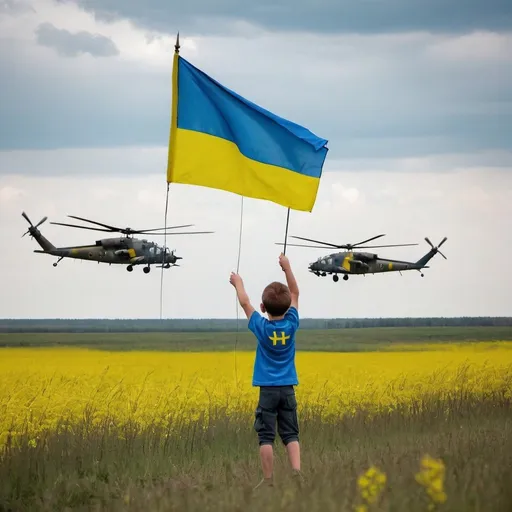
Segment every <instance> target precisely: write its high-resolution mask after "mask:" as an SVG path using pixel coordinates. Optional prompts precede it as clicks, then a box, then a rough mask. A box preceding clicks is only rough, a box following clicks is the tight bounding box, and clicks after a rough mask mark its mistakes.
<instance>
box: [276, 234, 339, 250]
mask: <svg viewBox="0 0 512 512" xmlns="http://www.w3.org/2000/svg"><path fill="white" fill-rule="evenodd" d="M290 238H297V239H298V240H305V241H306V242H314V243H315V244H324V245H327V246H329V247H334V248H335V249H340V248H341V247H343V246H341V245H334V244H330V243H328V242H322V241H321V240H313V239H311V238H303V237H301V236H291V237H290ZM286 245H289V244H286Z"/></svg>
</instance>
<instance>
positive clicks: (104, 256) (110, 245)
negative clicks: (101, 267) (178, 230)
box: [34, 238, 178, 265]
mask: <svg viewBox="0 0 512 512" xmlns="http://www.w3.org/2000/svg"><path fill="white" fill-rule="evenodd" d="M34 252H39V253H44V254H50V255H52V256H58V257H62V258H74V259H79V260H90V261H98V262H101V263H110V264H119V265H141V264H162V263H163V264H166V263H169V264H173V263H176V261H177V260H178V257H176V256H175V255H174V254H173V253H171V252H169V250H168V249H167V250H166V249H165V248H164V247H163V246H160V245H158V244H156V243H155V242H149V241H147V240H140V239H130V238H105V239H102V240H97V241H96V243H95V244H94V245H80V246H71V247H56V248H55V249H50V250H45V251H37V250H36V251H34Z"/></svg>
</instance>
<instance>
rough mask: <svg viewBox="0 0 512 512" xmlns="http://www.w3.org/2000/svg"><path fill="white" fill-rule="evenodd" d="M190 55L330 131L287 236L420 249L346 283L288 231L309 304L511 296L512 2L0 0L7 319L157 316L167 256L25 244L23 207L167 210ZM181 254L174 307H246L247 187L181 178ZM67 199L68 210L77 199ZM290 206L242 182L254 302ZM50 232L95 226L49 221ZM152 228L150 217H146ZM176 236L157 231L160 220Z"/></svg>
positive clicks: (419, 303) (235, 84)
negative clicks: (177, 109) (110, 255)
mask: <svg viewBox="0 0 512 512" xmlns="http://www.w3.org/2000/svg"><path fill="white" fill-rule="evenodd" d="M178 30H179V31H180V40H181V54H182V55H183V56H184V57H185V58H187V59H188V60H189V61H191V62H192V63H193V64H195V65H196V66H198V67H200V68H201V69H203V70H204V71H205V72H207V73H209V74H210V75H212V76H213V77H214V78H216V79H217V80H219V81H220V82H222V83H224V84H225V85H227V86H228V87H230V88H232V89H234V90H236V91H237V92H238V93H240V94H242V95H244V96H246V97H247V98H249V99H250V100H252V101H254V102H256V103H259V104H260V105H262V106H264V107H266V108H268V109H270V110H272V111H274V112H275V113H277V114H279V115H282V116H284V117H287V118H289V119H291V120H293V121H295V122H298V123H301V124H303V125H305V126H307V127H308V128H309V129H311V130H312V131H313V132H315V133H316V134H317V135H319V136H321V137H324V138H326V139H328V140H329V154H328V157H327V161H326V164H325V168H324V174H323V177H322V180H321V185H320V190H319V194H318V198H317V202H316V205H315V208H314V210H313V212H312V213H304V212H292V214H291V221H290V231H289V234H290V235H298V236H306V237H312V238H319V239H322V240H326V241H328V242H332V243H354V242H357V241H359V240H363V239H365V238H369V237H371V236H373V235H377V234H381V233H385V234H386V237H385V238H383V239H382V242H383V243H389V244H393V243H418V244H419V245H418V246H416V247H403V248H392V249H387V250H386V249H380V250H378V253H379V254H380V255H383V256H388V257H391V258H397V259H411V260H417V259H418V258H419V257H421V256H422V255H423V254H424V253H425V252H426V251H427V250H428V246H427V244H426V242H425V241H424V237H425V236H428V237H429V238H430V239H431V240H432V242H433V243H435V244H437V243H439V241H440V240H441V239H442V238H443V237H444V236H447V237H448V241H447V242H446V244H445V245H444V246H443V253H444V254H445V255H446V256H447V258H448V259H447V260H444V259H443V258H441V257H440V256H437V257H435V258H434V259H433V260H432V261H431V268H430V269H428V270H426V272H425V274H426V275H425V277H424V278H421V277H420V275H419V273H417V272H409V273H407V272H406V273H404V274H403V275H402V276H400V275H399V274H385V275H375V276H367V277H363V276H353V277H351V278H350V279H349V281H348V282H344V281H340V282H338V283H334V282H333V281H332V279H331V278H329V277H328V278H317V277H316V276H314V275H312V274H310V273H308V271H307V265H308V263H309V262H310V261H313V260H315V259H316V258H317V257H318V256H320V255H322V254H323V253H325V251H322V250H321V249H305V248H304V249H301V248H289V249H288V251H287V254H288V255H289V257H290V259H291V261H292V264H293V266H294V269H295V270H296V275H297V278H298V281H299V285H300V288H301V292H302V296H301V314H302V315H303V316H309V317H347V316H349V317H367V316H369V317H375V316H377V317H387V316H459V315H511V314H512V288H511V286H510V283H511V282H512V264H511V263H510V261H509V260H510V254H511V253H512V229H511V228H510V226H511V220H512V135H511V134H512V3H510V2H509V1H508V0H489V1H487V2H482V1H479V2H477V1H476V0H464V1H463V0H453V1H451V2H441V0H416V1H414V2H411V1H410V0H409V1H406V0H366V1H361V2H349V1H348V0H318V1H317V2H315V3H313V2H304V1H301V0H299V1H293V2H292V0H280V1H277V2H275V3H274V2H271V1H270V0H262V1H260V2H245V1H243V2H240V1H235V0H214V1H206V0H188V1H187V2H179V3H178V2H175V1H174V0H172V1H170V0H147V1H146V2H139V1H135V0H55V1H54V0H0V72H1V80H0V97H1V101H0V235H1V239H0V240H1V251H0V268H1V272H2V274H1V276H2V277H1V281H0V282H1V287H0V290H1V291H0V318H2V317H3V318H23V317H37V318H43V317H51V318H53V317H82V318H83V317H107V318H120V317H141V318H154V317H158V316H159V311H160V309H159V300H160V271H155V270H156V269H153V271H152V272H151V273H150V274H148V275H146V274H144V273H143V272H142V270H141V268H140V267H139V268H136V269H135V271H134V272H132V273H131V274H129V273H128V272H126V270H125V268H124V267H122V266H119V267H116V266H111V267H109V266H107V265H98V264H95V263H90V262H83V263H80V262H74V261H71V260H63V261H61V262H60V264H59V266H58V267H57V268H54V267H53V266H52V263H53V261H54V260H55V259H54V258H52V257H49V256H46V255H40V254H34V253H33V250H34V249H38V248H39V247H38V246H37V244H36V243H35V241H34V240H31V239H30V238H29V237H28V236H26V237H24V238H21V235H22V234H23V233H24V232H25V231H26V227H27V224H26V222H25V220H24V219H23V218H22V217H21V212H22V211H26V213H27V214H28V215H29V217H30V218H31V219H32V221H33V222H34V223H35V222H37V221H39V220H40V219H41V218H42V217H43V216H48V217H49V220H50V221H56V222H66V216H67V215H78V216H84V217H89V218H92V219H94V220H99V221H102V222H106V223H109V224H116V225H119V226H130V227H132V228H151V227H160V226H162V225H163V224H162V223H163V221H164V207H165V190H166V175H165V172H166V157H167V153H166V150H167V142H168V136H169V117H170V96H171V88H170V82H171V65H172V54H173V47H174V42H175V38H176V33H177V31H178ZM169 201H170V202H169V214H168V223H169V224H183V223H186V224H188V223H193V224H194V225H195V229H198V230H212V231H215V233H214V234H211V235H197V236H173V237H171V238H168V245H169V246H170V247H171V248H172V249H176V250H177V254H178V255H181V256H182V257H183V258H184V259H183V260H182V261H181V267H178V268H173V269H171V270H169V271H166V273H165V275H164V316H166V317H234V316H235V312H236V309H235V297H234V291H233V289H232V288H231V286H230V285H229V282H228V280H229V274H230V272H231V271H232V270H234V269H235V268H236V263H237V246H238V234H239V232H238V228H239V220H240V217H239V216H240V206H241V200H240V197H238V196H235V195H232V194H229V193H226V192H222V191H216V190H208V189H203V188H201V187H187V186H182V185H176V184H172V185H171V187H170V196H169ZM68 220H69V219H68ZM285 220H286V210H285V209H284V208H282V207H280V206H277V205H275V204H272V203H269V202H266V201H256V200H250V199H246V200H245V201H244V217H243V243H242V253H241V264H240V271H241V274H242V276H243V277H244V278H245V281H246V284H247V289H248V292H249V294H250V296H251V297H252V298H253V299H254V301H255V303H258V302H259V296H260V293H261V290H262V289H263V287H264V286H265V285H266V284H267V283H268V282H269V281H271V280H274V279H283V275H282V273H281V271H280V269H279V267H278V265H277V258H278V255H279V251H280V248H279V247H278V246H276V245H274V244H275V242H280V241H282V239H283V235H284V228H285ZM42 231H43V233H44V234H45V235H46V236H47V237H48V238H49V239H50V240H51V241H52V242H53V243H54V244H55V245H57V246H58V245H61V246H67V245H72V244H84V243H89V242H91V241H94V240H96V238H97V236H96V233H94V232H92V231H85V230H83V231H82V230H73V229H69V228H64V227H61V226H55V225H50V224H49V222H46V223H45V224H44V225H43V226H42ZM155 239H156V237H155ZM158 239H159V240H163V238H162V237H158Z"/></svg>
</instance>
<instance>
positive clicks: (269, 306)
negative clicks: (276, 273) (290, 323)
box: [261, 281, 292, 316]
mask: <svg viewBox="0 0 512 512" xmlns="http://www.w3.org/2000/svg"><path fill="white" fill-rule="evenodd" d="M261 300H262V302H263V305H264V306H265V309H266V310H267V313H268V314H269V315H272V316H281V315H284V314H285V313H286V312H287V311H288V308H289V307H290V304H291V302H292V296H291V294H290V290H289V288H288V286H286V285H285V284H283V283H279V282H278V281H274V282H273V283H270V284H269V285H268V286H267V287H266V288H265V289H264V290H263V294H262V296H261Z"/></svg>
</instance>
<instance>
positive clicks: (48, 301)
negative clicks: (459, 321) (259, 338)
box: [0, 150, 512, 318]
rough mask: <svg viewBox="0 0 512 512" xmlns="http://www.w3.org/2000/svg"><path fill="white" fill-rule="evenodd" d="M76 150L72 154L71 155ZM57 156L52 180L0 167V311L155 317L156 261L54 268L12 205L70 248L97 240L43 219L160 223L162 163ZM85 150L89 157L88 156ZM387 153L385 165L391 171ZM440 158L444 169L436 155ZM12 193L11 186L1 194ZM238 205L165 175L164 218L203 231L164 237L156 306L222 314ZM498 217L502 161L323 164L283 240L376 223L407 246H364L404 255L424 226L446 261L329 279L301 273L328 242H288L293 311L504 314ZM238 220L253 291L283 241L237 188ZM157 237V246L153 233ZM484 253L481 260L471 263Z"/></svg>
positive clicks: (507, 191)
mask: <svg viewBox="0 0 512 512" xmlns="http://www.w3.org/2000/svg"><path fill="white" fill-rule="evenodd" d="M111 151H113V150H111ZM155 151H157V150H155ZM80 155H81V152H80V151H78V150H77V153H76V156H75V159H76V160H79V159H80ZM55 156H56V160H55V162H54V165H55V166H58V152H56V153H55ZM69 156H72V155H70V154H69V153H67V156H66V157H65V158H64V160H63V161H64V162H65V163H64V164H62V168H61V169H57V171H61V172H60V174H56V175H55V176H53V177H41V176H21V175H12V174H11V175H3V176H0V190H2V191H5V190H7V191H9V192H7V193H6V192H3V195H4V196H9V198H10V199H9V200H8V201H4V200H2V201H0V231H1V232H2V237H3V240H4V243H5V249H4V250H3V251H2V252H1V253H0V266H1V267H2V268H4V269H5V268H8V269H9V272H8V273H4V275H3V278H2V279H3V281H2V285H3V288H4V289H8V290H10V291H9V294H8V295H5V294H3V295H2V298H1V299H0V302H1V304H0V309H1V311H2V316H4V317H11V316H12V317H34V316H35V317H56V316H63V317H91V316H93V317H98V316H100V317H111V318H112V317H134V316H135V317H158V314H159V293H160V291H159V290H160V289H159V286H160V274H159V272H158V271H156V272H155V270H156V269H153V271H152V272H151V273H150V274H149V275H146V274H144V273H142V272H141V271H140V269H136V270H135V271H134V272H132V273H131V274H128V272H126V270H125V269H124V268H123V267H116V266H112V267H109V266H107V265H97V264H93V263H89V262H83V263H80V262H74V261H71V260H63V261H61V262H60V264H59V266H58V267H57V268H56V269H55V268H53V267H52V265H51V264H52V262H53V260H54V258H51V257H47V256H45V255H40V254H34V253H33V252H32V251H33V250H34V249H36V248H38V246H37V244H36V243H35V242H34V241H33V240H30V239H29V238H28V237H25V238H23V239H22V238H21V235H22V234H23V233H24V232H25V230H26V226H27V225H26V222H25V220H24V219H23V218H22V217H21V212H22V211H23V210H25V211H26V213H27V214H28V215H29V217H30V218H31V220H32V221H33V222H38V221H39V220H40V219H41V218H42V217H43V216H45V215H48V216H49V220H48V221H47V222H46V223H45V224H44V225H43V227H42V230H43V233H44V234H45V235H46V236H47V237H48V238H49V239H50V240H51V241H52V242H53V243H54V244H56V245H72V244H83V243H89V242H91V241H94V240H96V239H97V238H98V236H97V235H98V234H97V233H95V232H91V231H86V230H79V229H71V228H69V229H68V228H64V227H61V226H54V225H51V224H50V222H51V221H57V222H68V221H71V219H68V218H67V217H66V215H78V216H83V217H86V218H90V219H92V220H98V221H100V222H106V223H108V224H114V225H118V226H120V227H126V226H130V227H132V228H134V229H136V228H141V229H148V228H151V227H162V226H163V225H164V224H163V223H164V207H165V190H166V182H165V170H164V169H163V168H162V169H161V171H159V172H157V173H156V174H155V173H147V174H139V175H133V174H132V175H130V176H128V175H127V176H120V177H119V178H114V177H112V176H110V177H103V176H101V175H98V174H96V175H93V176H91V175H87V174H85V173H84V174H81V175H78V176H65V175H64V172H63V171H64V170H65V169H66V165H67V160H68V157H69ZM113 156H114V155H113ZM96 157H97V158H98V162H97V164H98V165H101V154H99V153H97V154H96ZM33 158H34V161H33V162H32V165H33V166H36V164H37V160H36V159H37V158H38V155H37V154H33ZM130 158H131V154H130V153H128V154H127V153H126V152H125V151H123V150H118V156H117V161H118V163H119V165H123V164H124V163H125V162H126V164H128V162H127V161H128V160H129V159H130ZM400 163H401V162H400V161H396V162H395V164H396V166H398V167H399V166H400ZM90 165H91V166H94V162H93V161H90ZM440 165H442V166H443V167H446V166H447V164H446V162H445V163H444V164H440ZM448 167H449V166H448ZM14 190H18V191H20V190H22V191H24V193H25V195H24V196H20V195H19V194H14V193H13V191H14ZM356 191H358V192H357V193H356ZM358 194H359V195H358ZM356 196H357V200H355V199H356ZM239 215H240V198H239V197H238V196H235V195H232V194H229V193H226V192H222V191H218V190H212V189H206V188H203V187H189V186H185V185H178V184H171V187H170V195H169V214H168V222H167V224H168V225H181V224H194V227H193V228H190V229H192V230H195V231H196V230H197V231H210V230H213V231H215V233H214V234H211V235H193V236H192V235H191V236H169V237H167V243H168V245H169V247H171V248H172V249H176V250H177V254H178V255H180V256H183V258H184V259H183V260H182V261H181V262H180V263H181V265H182V266H181V267H177V268H173V269H172V270H170V271H168V272H166V274H165V279H164V296H165V299H164V314H165V315H166V316H169V317H234V316H235V310H234V295H233V293H234V292H233V290H232V288H231V287H230V285H229V283H228V279H229V273H230V272H231V271H232V270H234V269H235V268H236V261H237V247H238V235H239V232H238V227H239V218H240V217H239ZM511 215H512V168H511V169H509V170H508V171H504V170H501V169H498V170H496V169H492V168H486V167H480V168H468V169H465V170H462V169H458V170H457V169H454V170H451V171H450V172H445V173H439V172H437V173H436V172H431V171H429V172H415V173H404V172H393V171H387V172H385V171H383V170H382V169H381V170H379V169H376V170H373V171H361V170H352V171H348V170H344V171H341V170H340V169H338V170H337V171H333V170H331V171H326V172H325V173H324V176H323V177H322V182H321V185H320V189H319V194H318V199H317V204H316V206H315V208H314V211H313V213H311V214H309V213H306V212H296V211H293V212H292V213H291V216H290V228H289V235H290V237H291V236H294V235H296V236H304V237H307V238H315V239H319V240H324V241H326V242H331V243H340V244H342V243H355V242H358V241H360V240H364V239H366V238H369V237H371V236H374V235H377V234H380V233H385V234H386V237H385V238H383V239H382V242H383V243H386V244H395V243H418V244H419V245H418V246H417V247H403V248H391V249H387V250H385V249H378V250H377V252H378V254H381V255H383V256H388V257H392V258H399V259H411V260H417V259H418V258H419V257H420V256H421V255H423V254H424V253H425V252H426V251H427V250H428V246H427V244H426V243H425V242H424V237H425V236H428V237H429V238H430V239H431V240H432V242H433V243H434V244H437V243H439V242H440V241H441V239H442V238H443V237H444V236H447V237H448V241H447V242H446V244H445V245H444V246H443V253H444V254H445V255H446V256H447V258H448V260H446V261H445V260H444V259H442V258H439V257H436V258H434V259H433V260H432V262H431V268H430V269H428V270H427V271H426V273H425V274H426V275H425V277H424V278H423V279H422V278H421V277H420V276H419V274H418V273H417V272H410V273H404V275H403V276H400V275H399V274H388V275H375V276H367V277H362V276H352V277H351V278H350V279H349V281H348V282H344V281H343V282H341V283H340V282H338V283H334V282H333V281H332V280H331V279H330V278H317V277H316V276H314V275H312V274H310V273H309V272H308V271H307V265H308V263H309V262H311V261H313V260H315V259H316V258H317V257H318V256H320V255H321V254H323V253H324V252H330V251H324V250H322V249H307V248H298V247H290V248H289V249H288V251H287V254H288V255H289V256H290V258H291V261H292V263H293V265H294V268H295V270H296V273H297V278H298V280H299V284H300V286H301V291H302V300H301V310H302V314H303V315H304V316H316V317H332V316H343V317H344V316H408V315H411V316H429V315H432V316H456V315H509V314H510V304H511V303H512V291H511V289H510V286H509V284H508V283H510V282H511V281H512V269H511V268H510V267H509V266H507V265H506V261H505V260H500V257H499V256H500V255H507V254H509V253H510V251H511V250H512V233H511V231H510V229H508V224H509V219H510V218H511ZM243 221H244V222H243V244H242V254H241V269H240V270H241V273H242V276H243V277H244V279H245V281H246V284H247V287H248V291H249V293H250V296H251V298H253V299H254V300H259V295H260V294H261V290H262V288H263V287H264V285H265V284H266V283H267V282H268V281H270V280H274V279H282V278H283V276H282V273H281V272H280V270H279V268H278V266H277V256H278V254H279V251H280V250H281V247H279V246H277V245H275V243H276V242H282V241H283V236H284V228H285V221H286V209H285V208H283V207H280V206H278V205H275V204H273V203H269V202H266V201H256V200H250V199H247V198H246V199H245V201H244V219H243ZM71 222H74V221H71ZM187 230H188V229H187ZM99 235H100V236H101V234H99ZM108 236H110V235H108ZM155 239H156V237H155ZM158 239H159V240H160V241H162V242H163V237H159V238H158ZM293 241H294V240H293V239H292V238H290V239H289V242H290V243H292V242H293ZM295 242H298V241H297V240H295ZM490 244H492V250H490V249H489V247H490ZM482 251H483V252H482ZM489 251H490V252H489ZM482 254H484V256H482ZM482 258H483V260H482ZM484 260H485V261H490V262H494V264H489V265H485V266H484V267H482V265H481V263H482V261H484ZM501 263H504V264H503V265H502V264H501ZM41 297H44V298H45V300H41ZM126 297H131V299H130V300H126ZM482 297H485V300H481V298H482Z"/></svg>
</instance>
